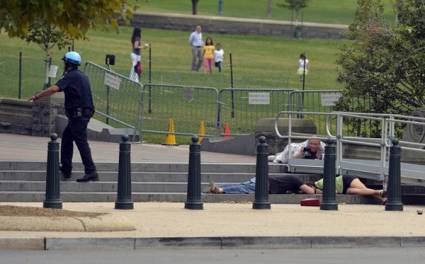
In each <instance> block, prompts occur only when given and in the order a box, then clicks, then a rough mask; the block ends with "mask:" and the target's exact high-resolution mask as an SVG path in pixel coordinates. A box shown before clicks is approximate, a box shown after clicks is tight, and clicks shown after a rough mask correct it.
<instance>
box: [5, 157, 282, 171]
mask: <svg viewBox="0 0 425 264" xmlns="http://www.w3.org/2000/svg"><path fill="white" fill-rule="evenodd" d="M46 157H47V154H46ZM73 166H74V167H73V169H74V170H76V171H82V170H83V166H82V164H81V163H74V165H73ZM96 167H97V169H98V170H99V171H118V163H96ZM187 168H188V165H187V163H151V162H149V163H144V162H140V163H137V162H133V163H132V167H131V169H132V171H133V172H137V171H143V172H187ZM285 168H286V167H284V166H282V165H278V164H272V163H271V164H269V172H271V173H273V172H274V173H277V172H284V171H285ZM4 170H26V171H29V170H32V171H45V170H46V163H45V162H13V161H0V171H4ZM201 171H202V172H228V173H232V172H239V173H242V172H244V173H255V164H241V163H204V164H202V167H201Z"/></svg>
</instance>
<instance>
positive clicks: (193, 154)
mask: <svg viewBox="0 0 425 264" xmlns="http://www.w3.org/2000/svg"><path fill="white" fill-rule="evenodd" d="M184 208H186V209H193V210H202V209H204V205H203V203H202V198H201V145H199V144H198V137H197V136H192V144H190V149H189V170H188V176H187V198H186V203H185V205H184Z"/></svg>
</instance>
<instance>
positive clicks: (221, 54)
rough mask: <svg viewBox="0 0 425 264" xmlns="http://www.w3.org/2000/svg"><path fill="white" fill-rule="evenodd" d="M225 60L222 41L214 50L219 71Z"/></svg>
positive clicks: (215, 62)
mask: <svg viewBox="0 0 425 264" xmlns="http://www.w3.org/2000/svg"><path fill="white" fill-rule="evenodd" d="M223 60H224V50H223V49H222V47H221V44H220V43H217V46H216V50H215V51H214V65H215V67H216V68H218V72H221V64H222V63H223Z"/></svg>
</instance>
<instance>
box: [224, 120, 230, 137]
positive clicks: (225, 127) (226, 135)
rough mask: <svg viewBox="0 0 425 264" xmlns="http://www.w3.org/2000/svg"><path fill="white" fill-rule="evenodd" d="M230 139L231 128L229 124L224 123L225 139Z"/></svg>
mask: <svg viewBox="0 0 425 264" xmlns="http://www.w3.org/2000/svg"><path fill="white" fill-rule="evenodd" d="M229 137H230V127H229V125H228V124H227V122H224V138H229Z"/></svg>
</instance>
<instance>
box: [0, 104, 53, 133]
mask: <svg viewBox="0 0 425 264" xmlns="http://www.w3.org/2000/svg"><path fill="white" fill-rule="evenodd" d="M53 101H54V99H53ZM58 106H59V105H58ZM57 112H58V110H57V107H56V105H55V104H54V103H52V98H50V97H47V98H43V99H40V100H38V101H37V102H34V103H33V102H28V101H24V100H16V99H0V133H13V134H21V135H32V136H48V135H49V134H50V133H51V132H54V131H55V116H56V114H57Z"/></svg>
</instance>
